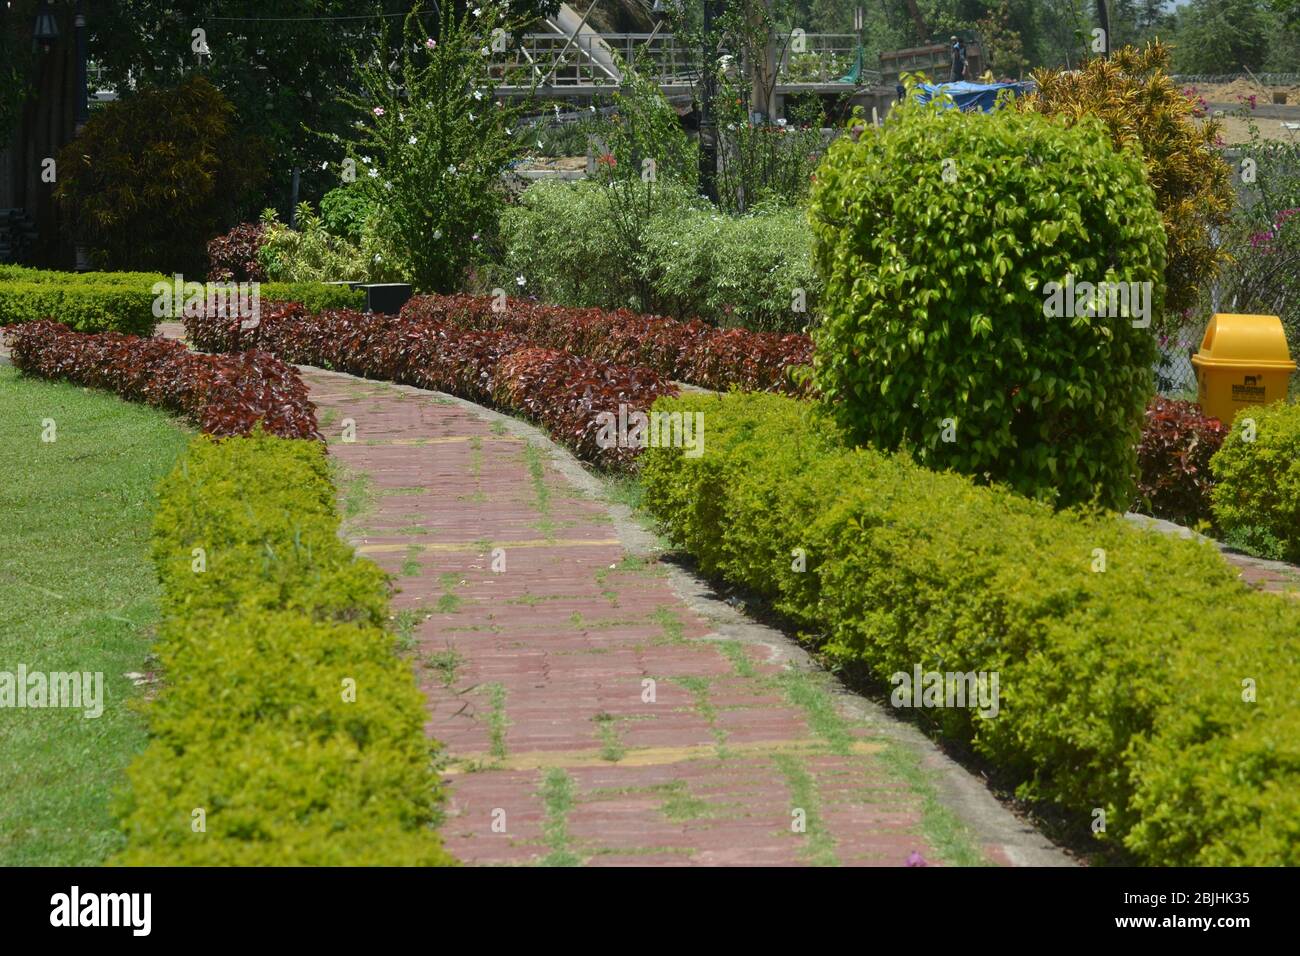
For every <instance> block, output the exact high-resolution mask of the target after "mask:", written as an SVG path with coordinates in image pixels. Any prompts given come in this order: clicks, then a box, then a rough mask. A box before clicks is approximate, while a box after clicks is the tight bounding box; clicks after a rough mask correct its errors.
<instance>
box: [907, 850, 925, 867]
mask: <svg viewBox="0 0 1300 956" xmlns="http://www.w3.org/2000/svg"><path fill="white" fill-rule="evenodd" d="M907 865H908V866H929V865H930V864H929V863H926V862H925V857H923V856H921V854H920V853H919V852H918V851H916V850H913V851H912V852H911V853H909V854H908V857H907Z"/></svg>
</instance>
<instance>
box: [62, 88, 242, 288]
mask: <svg viewBox="0 0 1300 956" xmlns="http://www.w3.org/2000/svg"><path fill="white" fill-rule="evenodd" d="M57 169H58V185H57V186H56V188H55V196H56V197H57V198H58V200H59V202H60V204H61V205H62V207H63V208H64V209H65V210H66V212H67V215H68V217H69V221H70V223H71V228H72V231H73V233H74V235H76V236H77V237H78V238H79V239H80V240H81V241H83V242H85V243H86V244H87V245H88V246H89V248H90V250H91V255H92V257H93V258H94V260H95V263H96V265H97V266H99V267H100V268H104V269H160V270H164V271H168V272H188V273H193V274H194V275H196V276H197V275H202V274H203V273H204V269H205V266H206V259H207V256H206V246H207V241H208V240H209V239H211V238H212V237H213V236H214V235H217V234H219V233H222V232H225V231H226V230H227V229H229V228H230V227H231V226H233V225H235V224H236V223H237V222H239V213H240V212H241V207H242V206H243V205H244V203H245V202H246V200H247V199H248V197H249V196H250V195H251V194H252V193H253V192H255V191H256V190H257V189H258V188H259V187H260V186H261V184H262V181H263V180H264V178H265V175H266V165H265V159H264V156H263V151H262V148H261V145H260V143H259V142H258V141H257V140H256V139H254V138H252V137H250V136H249V135H247V134H246V133H244V132H243V131H242V130H241V127H240V125H239V123H238V119H237V117H236V115H235V110H234V107H232V106H231V105H230V102H229V100H227V99H226V98H225V96H224V95H223V94H222V93H221V92H219V91H218V90H217V89H216V88H215V87H214V86H212V84H211V83H209V82H208V80H207V79H206V78H205V77H204V76H203V75H202V74H198V73H196V74H194V75H192V76H190V77H189V78H187V79H185V80H184V81H182V82H181V83H179V84H178V85H177V86H175V87H172V88H169V89H159V88H153V87H147V86H146V87H142V88H140V89H138V90H135V91H134V92H132V93H131V94H130V95H129V96H124V97H123V98H122V99H120V100H118V101H116V102H114V103H110V104H109V105H108V106H106V107H105V108H104V109H102V110H98V111H96V112H94V113H93V114H92V115H91V117H90V121H89V122H88V123H87V124H86V127H85V129H84V130H82V132H81V133H80V134H79V135H78V136H77V137H76V139H74V140H72V141H71V142H70V143H68V144H67V146H65V147H64V148H63V150H62V151H61V152H60V153H59V156H58V164H57Z"/></svg>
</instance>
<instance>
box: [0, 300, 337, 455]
mask: <svg viewBox="0 0 1300 956" xmlns="http://www.w3.org/2000/svg"><path fill="white" fill-rule="evenodd" d="M236 321H238V320H236ZM4 331H5V334H6V339H7V340H8V342H9V344H10V347H11V353H10V354H11V357H12V360H13V363H14V365H15V367H17V368H18V369H20V370H21V371H23V372H25V373H26V374H28V375H37V376H40V377H42V378H49V379H60V380H65V381H69V382H73V383H75V384H77V385H84V386H87V387H90V388H103V389H107V390H109V391H112V392H116V393H117V394H118V395H121V396H122V397H123V398H126V399H129V400H131V401H137V402H145V403H147V404H149V405H154V406H156V407H158V408H165V409H167V410H169V411H173V412H177V413H179V414H181V415H183V416H185V417H186V418H188V419H189V420H190V421H192V422H194V423H195V424H197V425H198V426H199V428H201V429H202V430H203V431H204V432H207V433H208V434H210V435H218V436H224V435H247V434H249V433H251V432H252V431H253V430H254V428H255V427H256V426H257V425H258V423H261V426H262V429H263V430H264V431H266V432H267V433H269V434H272V435H276V436H278V437H280V438H315V439H319V438H320V437H321V436H320V433H319V432H318V431H317V429H316V409H315V406H313V405H312V403H311V402H310V401H309V400H308V398H307V386H306V385H304V384H303V381H302V378H301V377H300V376H299V375H298V371H297V369H295V368H293V367H292V366H290V365H286V364H285V363H284V362H282V361H280V360H279V359H278V358H276V357H275V356H273V355H267V354H266V353H265V352H255V351H250V352H243V353H242V354H235V355H200V354H197V353H195V352H191V351H189V349H187V348H186V347H185V346H184V345H182V344H181V343H180V342H175V341H169V340H167V339H158V338H140V337H139V336H135V335H122V334H121V333H118V332H104V333H102V334H98V335H87V334H83V333H80V332H72V331H70V330H69V329H68V327H67V326H65V325H62V324H60V323H58V322H51V321H48V320H44V321H40V322H27V323H24V324H22V325H17V326H8V327H6V328H5V330H4Z"/></svg>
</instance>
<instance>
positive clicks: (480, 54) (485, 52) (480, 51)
mask: <svg viewBox="0 0 1300 956" xmlns="http://www.w3.org/2000/svg"><path fill="white" fill-rule="evenodd" d="M478 52H479V56H487V55H488V52H489V51H488V48H487V47H483V49H481V50H479V51H478Z"/></svg>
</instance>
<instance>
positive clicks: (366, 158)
mask: <svg viewBox="0 0 1300 956" xmlns="http://www.w3.org/2000/svg"><path fill="white" fill-rule="evenodd" d="M361 164H362V165H363V166H369V165H370V157H369V156H362V157H361Z"/></svg>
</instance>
